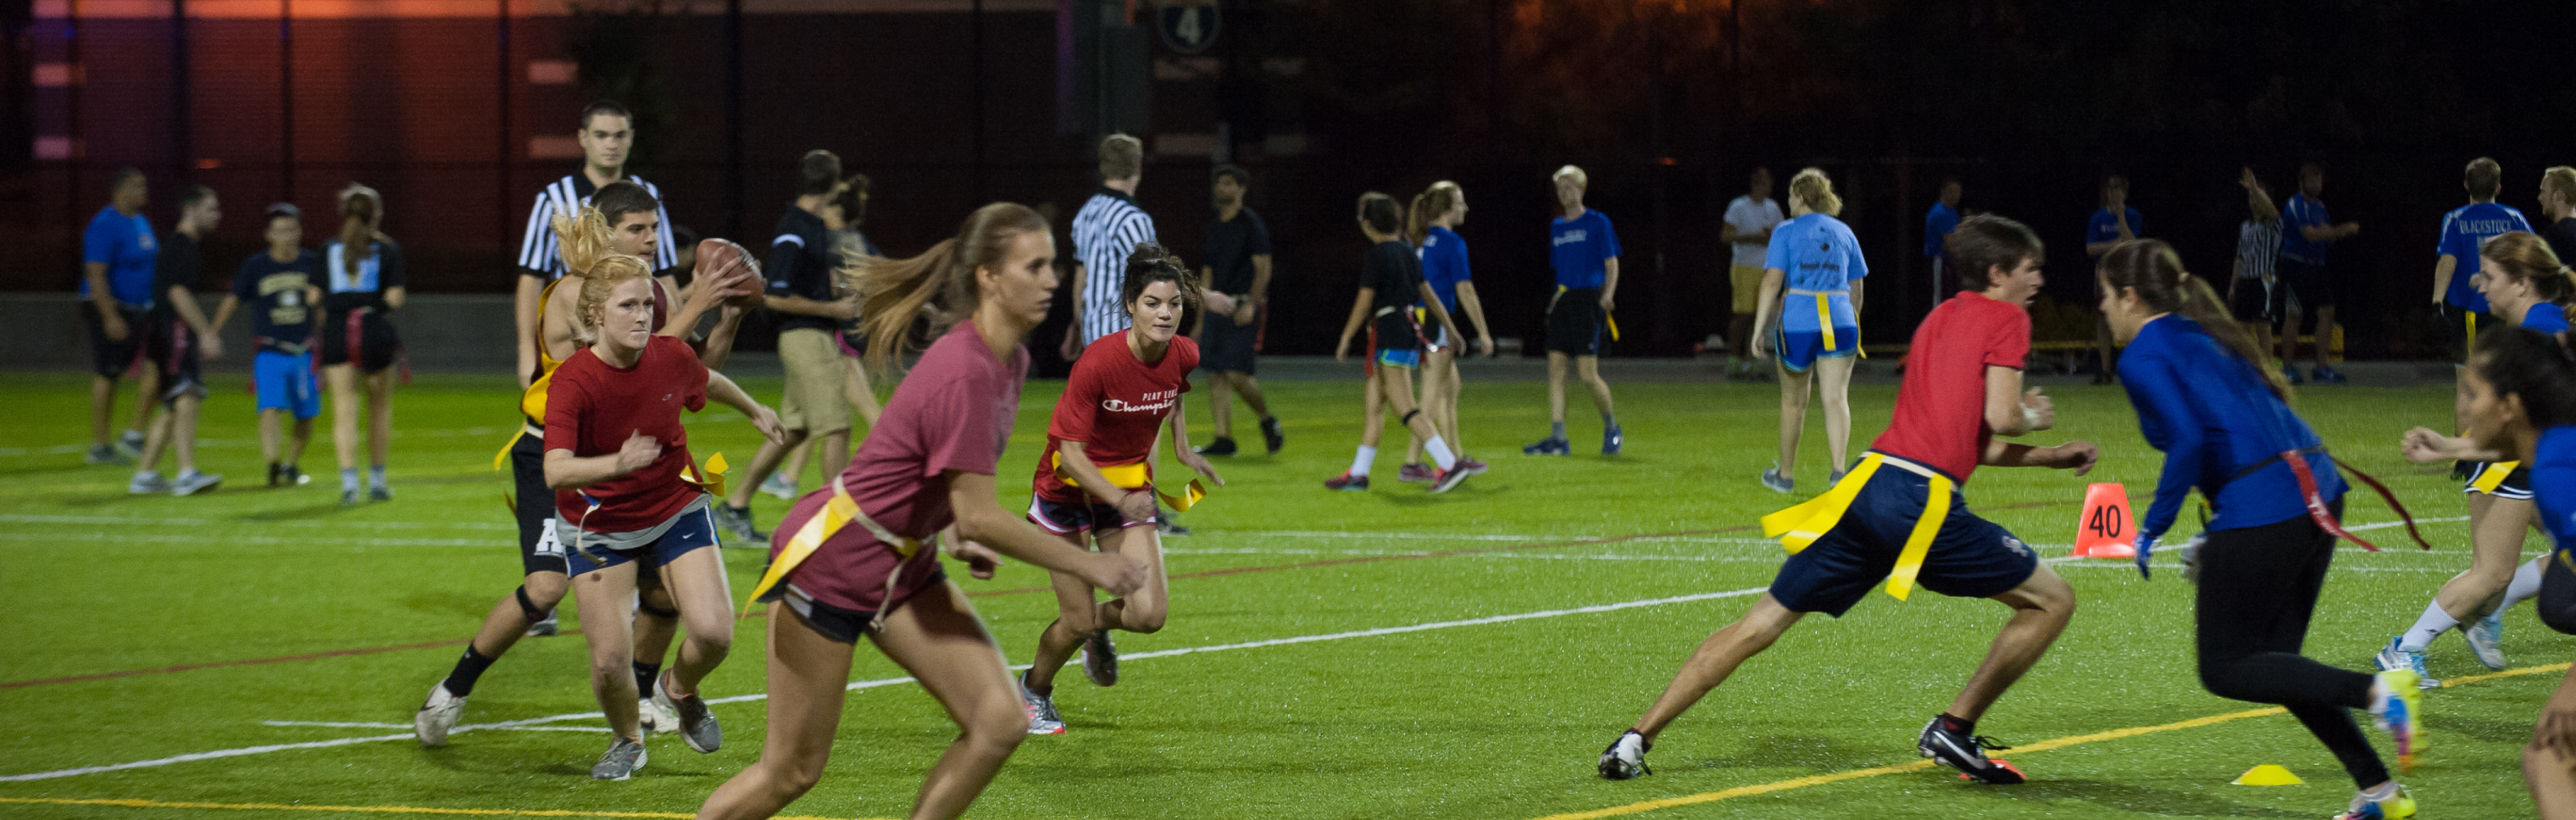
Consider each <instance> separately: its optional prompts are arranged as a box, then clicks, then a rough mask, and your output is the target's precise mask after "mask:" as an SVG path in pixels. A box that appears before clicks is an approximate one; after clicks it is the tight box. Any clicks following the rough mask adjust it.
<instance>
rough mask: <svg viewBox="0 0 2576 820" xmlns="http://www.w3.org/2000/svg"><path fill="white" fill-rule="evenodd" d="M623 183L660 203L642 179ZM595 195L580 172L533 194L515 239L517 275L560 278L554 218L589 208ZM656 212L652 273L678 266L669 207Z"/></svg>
mask: <svg viewBox="0 0 2576 820" xmlns="http://www.w3.org/2000/svg"><path fill="white" fill-rule="evenodd" d="M626 181H628V182H632V183H635V184H637V185H642V186H644V192H645V193H648V194H652V195H653V199H654V200H656V201H659V200H661V198H662V189H660V188H656V187H653V183H650V182H645V181H644V178H643V177H638V176H634V175H631V174H630V175H628V176H627V177H626ZM598 193H599V186H596V185H592V184H590V175H588V174H584V173H580V172H575V173H573V174H572V175H570V176H567V177H564V178H562V179H558V180H555V181H554V184H551V185H547V186H546V189H545V190H543V191H538V192H537V203H536V204H535V205H533V206H530V207H529V208H528V230H527V234H526V235H525V236H522V237H520V239H519V272H520V273H521V274H524V275H528V276H536V277H538V278H541V279H544V280H546V281H549V282H552V281H554V280H556V279H560V278H562V277H563V275H564V261H563V255H562V254H560V253H556V252H555V221H554V220H555V214H558V213H562V214H570V213H573V212H575V211H578V210H580V209H581V206H583V205H588V204H590V200H591V197H593V196H595V195H597V194H598ZM656 211H657V215H658V216H660V217H661V218H662V228H661V235H662V241H661V247H660V249H659V250H657V251H655V252H654V254H653V259H652V262H653V269H654V270H657V271H659V270H663V269H665V268H670V267H672V266H675V265H678V264H680V248H679V242H678V241H677V240H674V239H672V238H671V208H670V206H669V205H667V204H666V205H662V206H661V207H659V208H657V209H656Z"/></svg>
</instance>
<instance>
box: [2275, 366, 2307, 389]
mask: <svg viewBox="0 0 2576 820" xmlns="http://www.w3.org/2000/svg"><path fill="white" fill-rule="evenodd" d="M2281 380H2282V381H2285V382H2289V383H2291V384H2307V383H2308V377H2306V376H2303V375H2300V374H2299V369H2298V368H2295V367H2291V366H2290V365H2289V364H2287V363H2283V364H2282V365H2281Z"/></svg>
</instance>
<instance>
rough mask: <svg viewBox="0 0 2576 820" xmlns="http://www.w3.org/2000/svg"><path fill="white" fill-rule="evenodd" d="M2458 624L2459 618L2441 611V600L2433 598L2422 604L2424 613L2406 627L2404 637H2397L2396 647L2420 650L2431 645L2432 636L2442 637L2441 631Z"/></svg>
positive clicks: (2406, 649) (2446, 630) (2410, 650)
mask: <svg viewBox="0 0 2576 820" xmlns="http://www.w3.org/2000/svg"><path fill="white" fill-rule="evenodd" d="M2459 625H2460V619H2458V618H2453V617H2451V613H2448V612H2443V611H2442V602H2441V601H2440V600H2435V601H2433V602H2432V603H2429V604H2425V605H2424V614H2423V615H2422V616H2420V617H2417V618H2416V619H2415V625H2414V626H2411V627H2407V628H2406V635H2405V636H2404V637H2401V638H2398V639H2397V648H2398V649H2400V650H2403V651H2406V652H2422V651H2424V648H2425V647H2427V646H2432V645H2433V639H2434V638H2439V637H2442V633H2444V632H2448V631H2450V630H2451V628H2452V627H2456V626H2459Z"/></svg>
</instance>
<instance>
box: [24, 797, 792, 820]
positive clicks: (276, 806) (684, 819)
mask: <svg viewBox="0 0 2576 820" xmlns="http://www.w3.org/2000/svg"><path fill="white" fill-rule="evenodd" d="M12 803H16V804H33V805H44V806H121V807H124V808H130V809H230V810H237V811H327V812H364V813H368V814H461V815H471V816H475V817H649V818H657V819H658V818H673V819H674V820H689V818H692V817H696V816H697V815H694V814H681V813H678V812H668V811H582V810H578V809H442V808H434V807H430V806H310V805H287V804H284V803H198V802H185V801H175V802H174V801H162V800H117V799H97V800H75V799H70V798H59V797H0V805H8V804H12ZM777 820H833V818H824V817H814V816H810V815H808V816H788V815H780V816H779V817H778V818H777Z"/></svg>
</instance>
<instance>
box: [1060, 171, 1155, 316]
mask: <svg viewBox="0 0 2576 820" xmlns="http://www.w3.org/2000/svg"><path fill="white" fill-rule="evenodd" d="M1153 241H1156V240H1155V239H1154V218H1153V217H1150V216H1146V215H1145V210H1144V209H1143V208H1138V207H1136V200H1135V199H1133V198H1131V197H1129V196H1127V195H1126V194H1125V193H1121V192H1119V191H1118V190H1117V189H1114V188H1102V189H1100V192H1099V193H1096V194H1092V195H1091V200H1090V201H1088V202H1084V203H1082V210H1080V211H1076V212H1075V213H1074V215H1073V258H1074V259H1076V260H1079V261H1081V262H1082V266H1083V268H1084V269H1085V273H1084V276H1085V280H1084V281H1083V283H1082V292H1081V293H1079V294H1075V297H1074V298H1075V300H1076V301H1075V302H1074V314H1073V315H1074V320H1075V321H1078V322H1081V323H1082V342H1083V344H1090V343H1091V342H1092V341H1093V340H1095V339H1098V338H1100V337H1102V336H1107V335H1109V334H1112V333H1116V332H1118V331H1121V330H1126V329H1127V309H1126V307H1125V306H1124V305H1121V304H1119V303H1118V288H1119V286H1120V285H1121V284H1123V283H1124V282H1125V280H1126V278H1127V257H1128V255H1129V254H1133V253H1135V252H1136V245H1137V244H1139V243H1143V242H1153Z"/></svg>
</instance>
